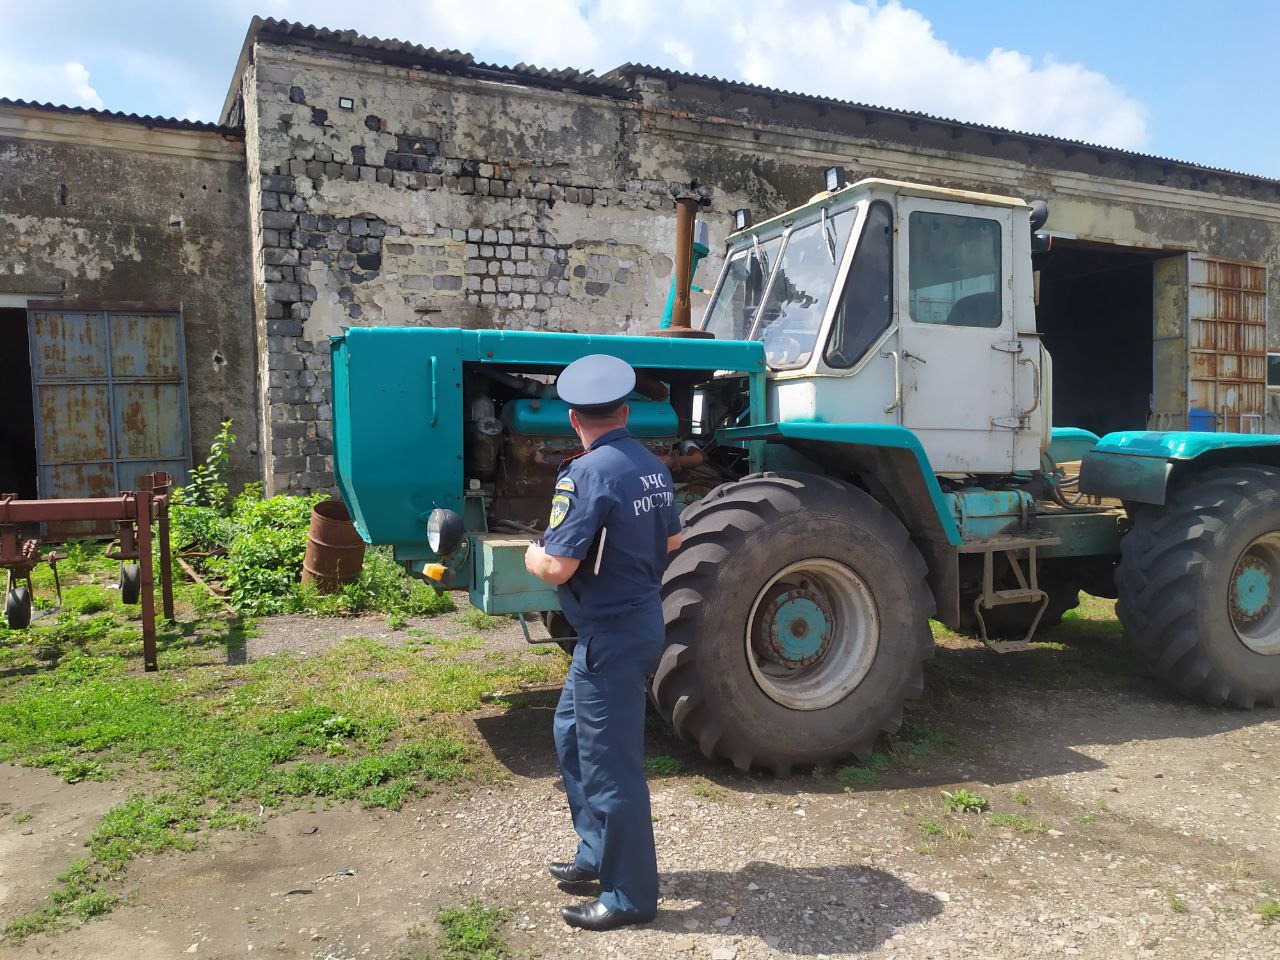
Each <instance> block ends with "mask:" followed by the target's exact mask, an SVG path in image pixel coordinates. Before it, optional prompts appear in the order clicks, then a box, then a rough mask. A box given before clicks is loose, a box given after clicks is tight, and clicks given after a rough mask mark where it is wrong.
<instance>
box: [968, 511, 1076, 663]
mask: <svg viewBox="0 0 1280 960" xmlns="http://www.w3.org/2000/svg"><path fill="white" fill-rule="evenodd" d="M1060 542H1061V541H1060V540H1059V538H1058V537H1056V536H1053V535H1052V534H1034V533H1015V534H997V535H995V536H990V537H976V538H974V539H972V540H966V541H965V542H964V543H962V544H961V545H960V552H961V553H977V554H981V555H982V592H981V593H979V594H978V596H977V597H976V598H974V601H973V614H974V617H975V618H976V619H977V621H978V629H979V631H980V632H981V636H982V642H983V643H984V644H986V645H987V647H989V648H990V649H991V650H994V651H995V652H996V653H1017V652H1019V651H1021V650H1030V649H1031V639H1032V637H1034V636H1035V634H1036V628H1037V627H1039V626H1040V618H1041V617H1043V616H1044V612H1045V609H1046V608H1047V607H1048V606H1049V594H1047V593H1046V592H1045V591H1043V590H1041V589H1040V582H1039V578H1038V575H1037V572H1036V571H1037V567H1038V564H1037V563H1036V552H1037V551H1038V550H1039V549H1040V548H1041V547H1054V546H1057V545H1058V544H1059V543H1060ZM1023 552H1025V553H1026V557H1025V558H1023V557H1022V556H1020V554H1021V553H1023ZM996 554H1004V557H1005V559H1006V560H1007V561H1008V563H1009V568H1010V569H1011V570H1012V571H1013V575H1014V578H1015V579H1016V581H1017V584H1018V585H1017V586H1016V587H1011V588H1009V589H1004V590H997V589H996V588H995V558H996ZM1024 559H1025V561H1026V567H1025V569H1024V567H1023V560H1024ZM1023 603H1034V604H1038V605H1039V607H1038V609H1037V610H1036V614H1035V617H1034V618H1033V619H1032V621H1031V626H1030V628H1029V629H1028V630H1027V634H1026V636H1025V637H1023V638H1022V639H1021V640H992V639H991V638H990V637H989V636H987V622H986V619H985V618H984V617H983V611H984V610H991V609H993V608H995V607H1003V606H1008V605H1012V604H1023Z"/></svg>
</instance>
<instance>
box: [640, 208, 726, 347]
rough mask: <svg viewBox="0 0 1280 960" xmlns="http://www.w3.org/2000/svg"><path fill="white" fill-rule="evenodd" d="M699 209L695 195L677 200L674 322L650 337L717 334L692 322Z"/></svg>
mask: <svg viewBox="0 0 1280 960" xmlns="http://www.w3.org/2000/svg"><path fill="white" fill-rule="evenodd" d="M697 210H698V200H697V198H696V197H678V198H677V199H676V257H675V261H676V263H675V275H674V277H673V278H672V282H671V297H670V298H669V299H670V303H671V323H670V325H669V326H668V325H667V324H666V321H665V320H664V321H663V325H662V326H660V327H659V328H658V329H657V330H651V331H650V332H649V336H651V337H694V338H699V339H710V338H712V337H713V336H714V335H713V334H711V333H708V332H707V331H705V330H695V329H693V325H692V316H691V315H692V312H693V307H692V304H691V302H690V300H689V288H690V287H691V286H692V285H693V258H694V250H693V235H694V214H695V213H697Z"/></svg>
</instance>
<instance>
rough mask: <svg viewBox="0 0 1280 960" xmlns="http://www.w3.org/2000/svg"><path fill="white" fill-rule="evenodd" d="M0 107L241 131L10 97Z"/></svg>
mask: <svg viewBox="0 0 1280 960" xmlns="http://www.w3.org/2000/svg"><path fill="white" fill-rule="evenodd" d="M0 107H24V108H26V109H28V110H45V111H48V112H49V113H65V114H71V115H73V116H83V117H94V118H95V119H98V120H115V121H119V122H122V123H134V124H137V125H139V126H143V127H152V128H160V129H165V130H195V131H199V132H201V133H219V134H222V135H223V136H235V137H239V136H241V135H242V134H243V131H241V130H237V129H236V128H234V127H224V126H222V125H221V124H217V123H206V122H204V121H203V120H180V119H178V118H177V117H151V116H144V115H139V114H136V113H122V112H121V111H119V110H98V109H96V108H94V107H70V106H67V105H66V104H61V103H37V102H36V101H34V100H16V99H13V98H11V97H0Z"/></svg>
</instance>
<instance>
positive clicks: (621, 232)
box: [242, 42, 1280, 490]
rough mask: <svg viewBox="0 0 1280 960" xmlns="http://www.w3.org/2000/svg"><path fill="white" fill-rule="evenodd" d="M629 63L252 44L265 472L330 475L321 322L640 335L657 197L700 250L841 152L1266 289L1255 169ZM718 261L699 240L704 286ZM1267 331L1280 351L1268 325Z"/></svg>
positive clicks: (327, 329) (667, 223)
mask: <svg viewBox="0 0 1280 960" xmlns="http://www.w3.org/2000/svg"><path fill="white" fill-rule="evenodd" d="M631 79H632V81H633V82H634V83H635V85H636V89H637V90H638V91H639V93H640V97H639V99H635V98H627V97H621V96H620V97H619V98H612V97H609V96H603V95H586V94H583V93H579V92H573V91H561V90H553V89H546V88H542V87H533V86H528V85H524V84H520V83H514V82H513V83H499V82H492V81H488V80H484V79H476V78H470V77H465V76H456V75H444V74H440V73H428V72H424V71H421V70H414V69H407V68H404V67H399V66H392V65H388V64H383V63H375V62H371V61H369V60H365V59H360V58H357V57H355V56H349V55H346V54H344V53H339V52H334V51H328V50H326V51H321V50H317V49H314V48H310V47H306V46H303V45H296V46H295V45H281V44H275V43H265V42H258V43H257V44H256V46H255V48H254V51H253V62H252V64H251V65H250V67H249V68H248V69H247V71H246V73H245V75H244V79H243V88H242V95H243V97H244V103H245V118H246V119H245V124H246V136H247V143H248V151H249V156H251V157H254V158H256V159H255V161H254V162H252V163H251V164H250V171H249V174H250V190H251V205H252V219H253V224H254V243H255V260H256V264H255V270H256V271H258V274H259V276H260V277H261V296H260V301H259V304H258V309H259V332H260V339H261V348H262V355H263V358H264V359H263V362H264V370H265V372H264V377H265V379H266V381H267V386H266V396H265V397H264V401H265V402H264V405H263V411H264V428H263V429H264V437H265V438H266V440H267V442H268V444H269V450H268V452H269V455H270V462H269V465H268V471H267V472H268V483H269V485H270V486H271V487H272V488H273V489H278V490H283V489H292V490H309V489H316V488H322V487H325V486H327V485H329V484H330V483H331V477H330V474H329V454H330V444H331V429H330V422H329V421H330V416H331V410H330V406H329V402H328V392H327V391H328V367H327V365H328V355H327V351H326V339H327V337H328V336H329V335H330V334H332V333H335V332H337V330H339V329H340V328H341V327H342V326H345V325H354V324H384V323H394V324H431V325H449V326H454V325H457V326H464V327H477V326H486V327H488V326H493V327H517V328H533V329H544V328H545V329H553V330H575V331H581V332H624V331H625V332H632V333H639V332H643V331H644V330H646V329H649V328H651V327H653V326H655V325H656V322H657V318H658V317H659V316H660V313H661V310H662V307H663V304H664V302H665V299H666V294H667V289H668V285H669V283H670V274H671V260H670V259H669V253H670V251H671V247H672V237H673V233H674V212H673V206H672V203H671V199H672V195H673V193H676V192H685V191H688V190H690V189H697V190H699V191H701V192H702V193H703V194H704V195H706V196H707V198H708V199H709V203H710V205H709V207H708V209H707V210H706V211H704V214H703V216H704V217H705V218H706V219H707V220H708V221H709V222H710V225H711V228H712V243H713V251H715V250H718V248H719V246H720V243H721V241H722V240H723V238H724V236H725V235H726V233H727V232H728V229H729V224H730V218H731V212H732V211H733V210H734V209H735V208H737V207H742V206H746V207H750V208H752V209H753V211H754V212H755V213H756V216H757V219H759V218H762V217H764V216H767V215H771V214H774V213H778V212H781V211H782V210H784V209H786V208H788V207H790V206H793V205H795V204H798V203H800V202H803V201H804V200H807V199H808V198H809V197H810V196H811V195H812V194H813V193H815V192H816V191H817V190H818V189H819V188H820V185H821V183H822V170H823V169H824V168H825V167H826V166H829V165H831V164H833V163H840V164H843V165H844V166H845V167H846V168H847V170H848V171H849V174H850V178H851V179H857V178H859V177H862V176H887V177H892V178H895V179H909V180H917V181H922V182H927V183H935V184H942V185H947V186H956V187H965V188H969V189H978V190H985V191H988V192H999V193H1013V194H1015V195H1022V196H1027V197H1043V198H1045V199H1047V200H1049V201H1050V203H1051V205H1052V208H1053V216H1052V220H1051V227H1052V229H1053V230H1054V231H1055V232H1057V233H1060V234H1068V235H1074V236H1076V237H1078V238H1080V239H1091V240H1100V241H1106V242H1110V243H1121V244H1131V245H1137V246H1142V247H1147V248H1154V249H1163V250H1168V251H1169V252H1171V253H1173V252H1177V251H1200V252H1204V253H1209V254H1213V255H1215V256H1223V257H1231V258H1236V259H1242V260H1250V261H1255V262H1263V263H1266V264H1269V265H1271V266H1272V267H1273V269H1272V271H1271V274H1270V283H1271V299H1272V302H1276V297H1277V296H1280V270H1276V269H1274V267H1276V266H1278V265H1280V202H1277V197H1276V196H1275V188H1274V186H1273V185H1267V184H1260V185H1257V186H1254V185H1250V184H1249V182H1248V181H1244V180H1239V179H1232V178H1229V177H1220V176H1217V175H1208V174H1202V173H1199V172H1194V171H1192V172H1188V171H1187V170H1186V169H1185V168H1181V167H1177V166H1176V165H1165V166H1162V165H1161V164H1160V163H1158V162H1147V161H1137V160H1134V159H1123V158H1122V159H1115V158H1114V157H1113V156H1112V155H1111V154H1110V153H1109V152H1106V151H1090V150H1087V149H1083V148H1080V147H1078V146H1076V147H1070V146H1055V145H1052V144H1048V143H1046V144H1043V145H1040V146H1036V147H1034V148H1033V147H1028V146H1026V145H1025V144H1023V143H1022V142H1021V141H1017V142H1014V141H1010V142H1009V143H1002V142H1001V141H1002V140H1003V139H1005V138H1001V137H999V136H997V135H995V134H984V133H978V132H974V131H972V130H965V129H963V128H958V127H957V128H956V129H955V130H954V131H952V132H950V133H948V132H946V130H945V129H943V128H942V126H941V125H938V124H931V123H929V122H925V123H924V124H923V126H922V125H921V123H918V122H916V121H913V120H912V119H910V118H909V117H902V118H896V119H889V120H885V119H884V118H883V117H877V118H876V119H875V120H874V121H869V120H868V119H867V117H866V116H864V115H863V114H862V113H860V112H857V111H849V110H845V109H844V108H840V107H837V106H829V107H822V106H821V105H818V106H806V107H796V106H795V104H794V103H793V102H792V101H786V100H785V98H782V99H780V98H776V97H771V96H769V95H768V94H746V93H734V94H732V95H724V94H723V92H722V91H720V90H719V89H718V88H715V89H713V87H714V85H711V84H702V83H692V84H691V83H683V84H681V83H669V82H668V81H667V80H665V79H655V78H647V77H643V76H639V77H632V78H631ZM340 98H350V100H351V101H352V104H353V106H352V108H351V109H343V108H342V107H341V106H340ZM1104 155H1105V156H1104ZM718 268H719V260H718V258H717V257H715V256H713V257H712V258H710V261H709V262H708V264H707V265H706V266H705V267H704V268H703V270H704V272H703V273H702V274H700V280H701V281H702V282H704V283H707V284H708V285H709V283H710V280H711V279H712V277H713V276H714V273H715V271H716V270H718ZM704 303H705V297H696V298H695V304H694V309H695V313H696V312H698V311H699V309H700V306H701V305H702V304H704ZM1270 342H1271V343H1272V344H1273V345H1274V346H1276V347H1278V348H1280V329H1277V328H1276V325H1275V324H1273V325H1272V329H1271V330H1270Z"/></svg>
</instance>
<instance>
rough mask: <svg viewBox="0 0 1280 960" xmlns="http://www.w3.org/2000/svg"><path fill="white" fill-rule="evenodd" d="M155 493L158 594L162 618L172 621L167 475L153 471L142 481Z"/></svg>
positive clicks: (171, 561) (171, 571) (171, 569)
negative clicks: (158, 574) (157, 539)
mask: <svg viewBox="0 0 1280 960" xmlns="http://www.w3.org/2000/svg"><path fill="white" fill-rule="evenodd" d="M143 482H144V483H145V484H146V485H147V486H148V487H149V488H150V489H151V491H152V493H153V494H155V507H156V535H157V536H158V537H159V538H160V596H161V598H162V600H163V602H164V618H165V619H166V620H168V621H169V622H170V623H172V622H173V621H174V619H175V616H174V612H173V557H172V555H171V551H170V544H169V475H168V474H167V473H155V474H152V475H151V476H149V477H147V479H146V480H144V481H143Z"/></svg>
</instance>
